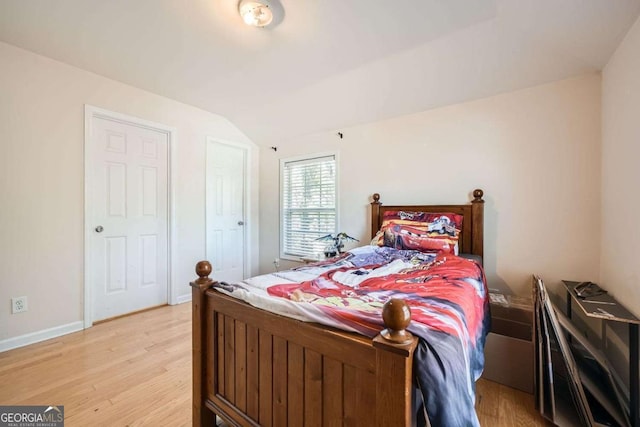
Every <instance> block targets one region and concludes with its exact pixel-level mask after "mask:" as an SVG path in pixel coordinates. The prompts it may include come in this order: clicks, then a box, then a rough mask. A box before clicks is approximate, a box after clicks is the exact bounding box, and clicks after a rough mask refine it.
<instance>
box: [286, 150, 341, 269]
mask: <svg viewBox="0 0 640 427" xmlns="http://www.w3.org/2000/svg"><path fill="white" fill-rule="evenodd" d="M336 186H337V182H336V159H335V155H331V156H323V157H316V158H312V159H304V160H295V161H285V162H284V163H283V165H282V212H281V215H282V218H281V221H282V228H281V232H282V240H281V241H282V255H284V256H294V257H303V256H307V257H312V256H315V255H316V254H318V253H321V252H323V250H324V248H325V246H326V245H327V242H326V241H318V240H316V239H317V238H318V237H322V236H325V235H327V234H330V233H331V234H333V233H335V230H336V219H337V216H336Z"/></svg>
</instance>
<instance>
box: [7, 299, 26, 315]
mask: <svg viewBox="0 0 640 427" xmlns="http://www.w3.org/2000/svg"><path fill="white" fill-rule="evenodd" d="M27 309H28V307H27V297H16V298H11V314H16V313H22V312H23V311H27Z"/></svg>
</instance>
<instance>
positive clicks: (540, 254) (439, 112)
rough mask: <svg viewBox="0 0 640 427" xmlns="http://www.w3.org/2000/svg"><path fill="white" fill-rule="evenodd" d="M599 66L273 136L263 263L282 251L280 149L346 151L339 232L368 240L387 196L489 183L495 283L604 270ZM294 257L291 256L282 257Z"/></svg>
mask: <svg viewBox="0 0 640 427" xmlns="http://www.w3.org/2000/svg"><path fill="white" fill-rule="evenodd" d="M600 83H601V81H600V76H599V75H595V74H594V75H586V76H582V77H578V78H574V79H570V80H565V81H560V82H555V83H551V84H547V85H543V86H538V87H534V88H530V89H526V90H521V91H517V92H511V93H507V94H503V95H499V96H494V97H491V98H486V99H481V100H478V101H473V102H468V103H464V104H458V105H453V106H450V107H445V108H440V109H435V110H429V111H425V112H422V113H418V114H413V115H408V116H403V117H399V118H395V119H391V120H385V121H380V122H375V123H368V124H364V125H361V126H356V127H352V128H347V129H340V131H341V132H343V134H344V139H342V140H341V139H339V138H338V137H337V136H336V132H337V131H330V132H324V133H318V134H314V135H309V136H306V137H303V138H298V139H296V140H292V141H285V142H272V143H270V144H268V145H274V146H277V147H278V150H277V151H273V150H270V149H269V148H266V147H265V148H263V149H262V153H261V163H260V224H261V227H260V230H261V231H260V256H261V258H260V270H261V271H263V272H265V271H272V270H273V265H272V262H273V259H274V258H275V257H277V256H278V159H280V158H286V157H290V156H294V155H301V154H305V153H314V152H321V151H327V150H334V149H335V150H339V152H340V174H341V178H340V179H341V181H340V215H341V225H340V230H341V231H346V232H347V233H349V234H350V235H353V236H356V237H358V238H359V239H361V240H362V241H366V240H367V239H369V226H370V225H369V222H370V220H369V215H370V213H369V202H370V197H371V195H372V194H373V193H375V192H379V193H380V194H381V201H382V202H383V203H387V204H411V203H416V204H419V203H428V204H434V203H465V202H468V201H469V200H470V194H471V192H472V190H473V189H474V188H482V189H483V190H484V191H485V200H486V205H485V233H486V234H485V250H484V253H485V267H486V273H487V278H488V281H489V286H490V287H497V288H502V289H505V288H510V289H511V290H512V291H513V292H515V293H518V294H528V293H530V278H531V274H532V273H537V274H540V275H542V277H543V278H544V279H545V281H546V282H547V283H548V285H549V287H552V288H555V287H557V286H558V284H559V283H560V280H561V279H576V280H591V279H593V278H594V277H597V274H598V271H599V244H600V234H599V226H600V132H601V129H600ZM283 264H284V266H287V265H291V264H289V263H283Z"/></svg>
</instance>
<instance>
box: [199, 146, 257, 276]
mask: <svg viewBox="0 0 640 427" xmlns="http://www.w3.org/2000/svg"><path fill="white" fill-rule="evenodd" d="M205 144H206V147H205V148H206V149H205V159H207V158H208V157H209V150H212V149H213V148H212V146H213V144H223V145H229V146H231V147H236V148H241V149H243V150H244V153H245V156H244V177H243V179H244V194H243V195H242V197H243V201H244V206H243V212H242V216H243V217H244V223H245V226H244V251H243V254H242V256H243V257H244V265H243V267H242V274H243V276H244V278H247V277H251V245H250V242H251V241H252V240H251V236H252V233H251V230H252V228H253V224H252V222H251V221H252V219H253V218H251V217H250V213H251V212H252V210H251V176H252V175H251V161H252V159H251V146H250V145H249V144H246V143H242V142H234V141H228V140H224V139H220V138H214V137H212V136H207V139H206V142H205ZM208 167H209V164H208V163H205V165H204V179H205V215H204V235H205V239H204V241H205V245H204V254H205V258H206V257H208V256H209V254H207V229H208V226H207V218H208V215H207V212H206V206H207V202H206V188H207V185H208V182H207V176H208V173H207V172H208Z"/></svg>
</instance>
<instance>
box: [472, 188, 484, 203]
mask: <svg viewBox="0 0 640 427" xmlns="http://www.w3.org/2000/svg"><path fill="white" fill-rule="evenodd" d="M482 196H484V191H482V190H481V189H479V188H476V189H475V190H473V201H472V202H471V203H484V200H482Z"/></svg>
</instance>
